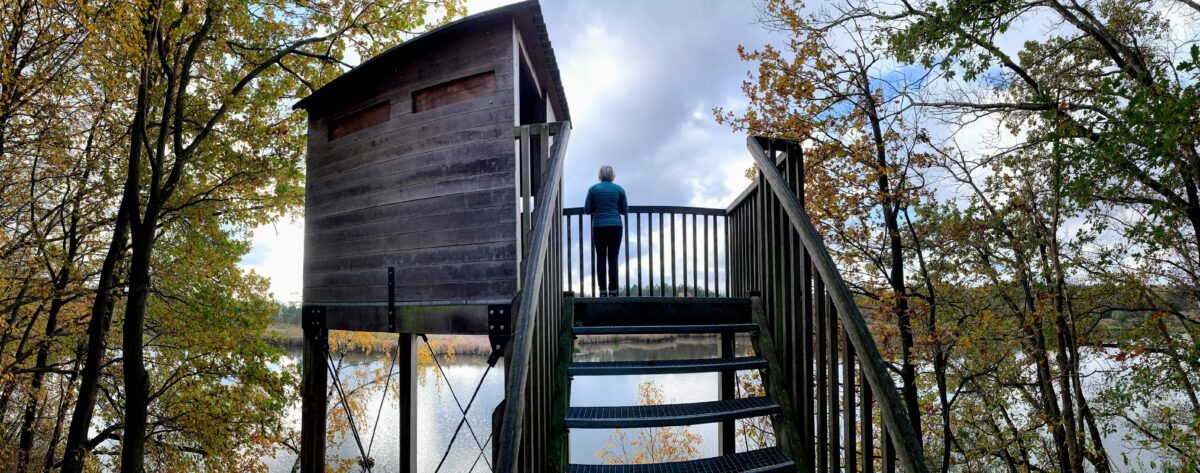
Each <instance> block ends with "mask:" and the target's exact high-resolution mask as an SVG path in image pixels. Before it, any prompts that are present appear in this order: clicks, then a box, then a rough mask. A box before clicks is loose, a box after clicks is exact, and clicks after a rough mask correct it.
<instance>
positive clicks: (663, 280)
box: [658, 213, 667, 296]
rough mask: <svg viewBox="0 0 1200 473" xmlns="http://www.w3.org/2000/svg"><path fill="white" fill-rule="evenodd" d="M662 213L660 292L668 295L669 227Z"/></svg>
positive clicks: (659, 253) (660, 226) (659, 259)
mask: <svg viewBox="0 0 1200 473" xmlns="http://www.w3.org/2000/svg"><path fill="white" fill-rule="evenodd" d="M665 221H666V220H665V219H664V217H663V214H662V213H659V214H658V239H659V242H658V246H659V248H658V271H659V273H658V292H659V295H660V296H665V295H667V225H666V224H665V223H663V222H665Z"/></svg>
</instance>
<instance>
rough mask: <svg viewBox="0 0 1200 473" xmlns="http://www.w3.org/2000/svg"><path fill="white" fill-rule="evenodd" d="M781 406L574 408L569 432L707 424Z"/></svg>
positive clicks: (759, 402)
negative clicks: (573, 430)
mask: <svg viewBox="0 0 1200 473" xmlns="http://www.w3.org/2000/svg"><path fill="white" fill-rule="evenodd" d="M779 411H780V408H779V404H776V403H775V401H772V400H771V398H768V397H748V398H741V399H728V400H723V401H708V402H693V403H684V404H661V405H657V406H613V407H571V408H568V409H567V418H566V423H567V428H572V429H614V428H637V427H666V426H675V425H693V424H708V423H712V422H720V421H723V420H730V419H743V418H746V417H758V416H765V415H772V414H777V413H779Z"/></svg>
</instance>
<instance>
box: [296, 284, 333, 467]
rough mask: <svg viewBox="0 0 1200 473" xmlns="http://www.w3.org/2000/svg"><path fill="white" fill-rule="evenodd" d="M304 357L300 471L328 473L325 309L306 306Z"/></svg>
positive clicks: (327, 345) (327, 373) (327, 331)
mask: <svg viewBox="0 0 1200 473" xmlns="http://www.w3.org/2000/svg"><path fill="white" fill-rule="evenodd" d="M302 317H303V326H304V355H303V359H302V361H301V376H302V377H303V378H302V381H301V383H300V392H301V401H300V471H301V473H324V472H325V416H326V408H327V407H328V406H327V403H328V401H327V400H326V397H325V394H326V389H328V388H327V386H328V384H327V383H328V381H329V371H328V365H327V364H326V354H327V353H328V351H329V330H328V329H327V328H326V326H325V307H323V306H305V307H304V311H303V315H302Z"/></svg>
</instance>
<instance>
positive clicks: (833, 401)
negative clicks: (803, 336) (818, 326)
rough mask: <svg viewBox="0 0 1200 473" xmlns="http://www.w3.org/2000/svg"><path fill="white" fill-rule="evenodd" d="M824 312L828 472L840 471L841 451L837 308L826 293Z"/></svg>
mask: <svg viewBox="0 0 1200 473" xmlns="http://www.w3.org/2000/svg"><path fill="white" fill-rule="evenodd" d="M825 298H826V301H825V310H826V312H828V314H829V323H828V325H827V328H828V329H829V330H828V332H826V334H825V336H826V337H829V342H828V347H829V367H828V368H829V385H828V387H829V396H828V400H829V470H830V471H838V470H840V469H841V464H840V461H839V456H838V454H839V452H840V450H841V448H840V446H839V442H838V436H839V435H840V434H841V432H840V429H839V428H838V421H839V419H838V341H839V340H838V338H839V337H838V323H837V322H838V320H837V308H836V307H834V306H833V299H832V298H830V297H829V295H828V293H826V295H825Z"/></svg>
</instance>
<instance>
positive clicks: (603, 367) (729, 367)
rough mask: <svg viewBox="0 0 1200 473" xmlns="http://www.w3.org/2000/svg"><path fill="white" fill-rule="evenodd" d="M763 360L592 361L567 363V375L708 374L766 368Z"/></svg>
mask: <svg viewBox="0 0 1200 473" xmlns="http://www.w3.org/2000/svg"><path fill="white" fill-rule="evenodd" d="M766 367H767V361H766V360H764V359H762V358H760V357H757V356H747V357H738V358H706V359H700V360H659V361H592V362H578V363H571V366H570V368H569V371H570V373H571V376H616V375H628V374H667V373H708V372H717V371H737V370H760V369H766Z"/></svg>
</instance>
